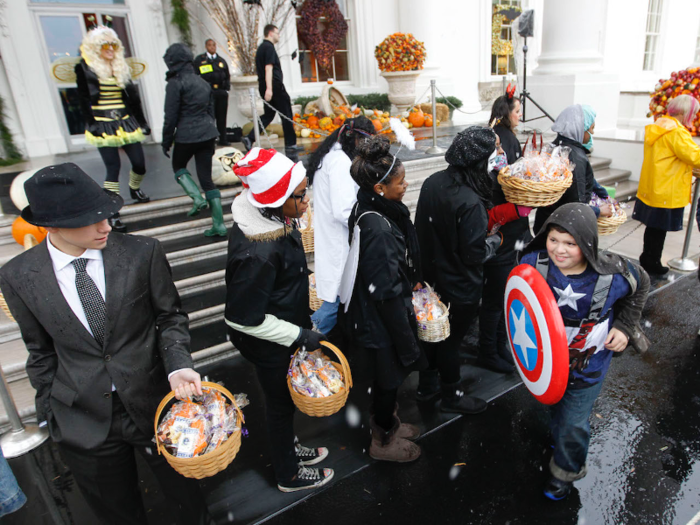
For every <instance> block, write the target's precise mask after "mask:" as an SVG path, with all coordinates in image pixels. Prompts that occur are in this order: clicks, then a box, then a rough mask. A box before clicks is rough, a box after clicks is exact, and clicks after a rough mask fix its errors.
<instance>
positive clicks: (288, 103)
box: [243, 24, 299, 162]
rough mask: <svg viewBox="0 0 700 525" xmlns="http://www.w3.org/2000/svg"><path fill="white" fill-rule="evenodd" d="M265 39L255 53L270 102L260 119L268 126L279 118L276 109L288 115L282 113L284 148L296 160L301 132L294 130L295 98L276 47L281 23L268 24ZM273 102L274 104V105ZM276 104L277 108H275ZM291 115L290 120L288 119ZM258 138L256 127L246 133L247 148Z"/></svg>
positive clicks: (261, 88) (262, 91) (263, 93)
mask: <svg viewBox="0 0 700 525" xmlns="http://www.w3.org/2000/svg"><path fill="white" fill-rule="evenodd" d="M263 35H264V36H265V40H263V42H262V44H260V47H258V51H257V53H256V54H255V67H256V69H257V72H258V89H259V91H260V96H261V97H263V99H265V101H266V102H268V103H269V104H270V105H269V106H268V105H267V104H266V105H265V113H264V114H263V116H262V117H260V120H261V122H262V128H266V127H267V126H268V124H270V122H272V119H274V118H275V110H277V111H279V113H280V114H281V115H284V116H285V117H287V118H286V119H285V118H283V117H282V116H280V119H281V120H282V130H283V131H284V152H285V155H287V157H289V158H290V159H291V160H293V161H295V162H296V161H297V160H299V159H298V155H297V151H298V148H297V145H296V144H297V136H296V133H295V132H294V124H293V123H292V100H291V99H290V98H289V94H288V93H287V90H286V89H285V88H284V83H283V77H282V67H281V66H280V59H279V57H278V56H277V51H275V44H276V43H277V42H279V41H280V31H279V29H278V28H277V26H274V25H272V24H268V25H266V26H265V29H264V30H263ZM270 106H272V107H270ZM273 108H274V109H273ZM287 119H289V120H287ZM254 141H255V129H253V130H252V131H251V132H250V133H249V134H248V136H247V137H243V145H244V146H245V148H246V151H249V150H250V149H251V148H252V147H253V142H254Z"/></svg>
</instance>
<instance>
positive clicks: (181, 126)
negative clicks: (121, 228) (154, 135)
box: [161, 43, 227, 237]
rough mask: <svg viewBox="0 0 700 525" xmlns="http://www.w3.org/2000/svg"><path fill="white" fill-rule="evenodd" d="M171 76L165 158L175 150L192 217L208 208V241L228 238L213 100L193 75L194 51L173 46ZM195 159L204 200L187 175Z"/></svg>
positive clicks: (205, 84)
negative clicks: (215, 160) (215, 175)
mask: <svg viewBox="0 0 700 525" xmlns="http://www.w3.org/2000/svg"><path fill="white" fill-rule="evenodd" d="M163 60H164V61H165V65H166V66H168V73H167V74H166V76H165V79H166V81H167V86H166V88H165V117H164V119H163V142H162V144H161V147H162V148H163V153H164V154H165V156H166V157H170V155H169V154H168V151H169V150H170V147H171V146H172V144H173V141H174V142H175V148H174V150H173V171H174V172H175V180H176V181H177V183H178V184H179V185H180V186H181V187H182V189H183V190H185V193H186V194H187V196H189V197H190V198H191V199H192V202H193V204H192V209H191V210H190V211H189V212H187V215H189V216H190V217H192V216H194V215H197V214H199V212H200V211H201V210H202V209H204V208H206V207H207V206H209V207H210V208H211V220H212V227H211V228H210V229H208V230H205V232H204V235H206V236H207V237H226V233H227V230H226V225H225V224H224V213H223V210H222V208H221V192H220V191H219V189H218V188H217V187H216V185H215V184H214V183H213V182H212V179H211V162H212V157H213V156H214V141H215V140H216V137H218V136H219V132H218V130H217V129H216V119H215V117H214V97H213V94H212V90H211V86H210V85H209V83H208V82H207V81H205V80H204V79H203V78H202V77H201V76H199V75H198V74H196V73H195V72H194V66H193V65H192V60H193V56H192V51H191V50H190V48H189V47H187V46H186V45H185V44H180V43H177V44H173V45H172V46H170V47H169V48H168V50H167V51H166V52H165V55H164V56H163ZM192 157H194V161H195V166H196V167H197V178H198V179H199V183H200V184H201V185H202V189H203V190H204V195H205V198H206V200H205V199H203V198H202V194H201V193H200V191H199V188H198V187H197V184H195V182H194V181H193V180H192V176H191V175H190V172H189V171H187V163H188V162H189V161H190V159H191V158H192Z"/></svg>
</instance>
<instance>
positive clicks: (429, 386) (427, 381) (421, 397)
mask: <svg viewBox="0 0 700 525" xmlns="http://www.w3.org/2000/svg"><path fill="white" fill-rule="evenodd" d="M440 392H441V390H440V374H439V373H438V371H437V370H421V371H420V372H418V388H417V389H416V400H417V401H431V400H433V399H437V398H438V397H440Z"/></svg>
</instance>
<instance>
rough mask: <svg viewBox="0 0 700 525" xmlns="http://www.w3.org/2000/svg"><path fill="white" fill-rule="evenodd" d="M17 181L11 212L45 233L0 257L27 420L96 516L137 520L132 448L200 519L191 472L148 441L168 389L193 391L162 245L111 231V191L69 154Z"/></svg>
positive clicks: (195, 383) (140, 516) (183, 326)
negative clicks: (22, 349) (29, 391)
mask: <svg viewBox="0 0 700 525" xmlns="http://www.w3.org/2000/svg"><path fill="white" fill-rule="evenodd" d="M24 187H25V191H26V193H27V198H28V200H29V206H27V207H26V208H25V209H24V210H22V217H23V218H24V219H25V220H27V222H29V223H31V224H35V225H37V226H43V227H45V228H46V229H47V230H48V231H49V235H48V236H47V238H46V240H45V242H42V243H41V244H40V245H38V246H36V247H35V248H32V249H31V250H29V251H27V252H24V253H22V254H21V255H18V256H17V257H15V258H14V259H12V260H11V261H10V262H9V263H7V264H6V265H5V266H3V267H2V269H0V288H1V289H2V292H3V294H4V296H5V299H6V301H7V304H8V305H9V307H10V310H11V311H12V313H13V316H14V317H15V319H16V320H17V323H18V324H19V327H20V330H21V332H22V338H23V339H24V342H25V344H26V346H27V350H28V351H29V358H28V360H27V374H28V376H29V380H30V382H31V384H32V386H33V387H34V388H35V389H36V411H37V420H38V421H39V423H40V424H47V425H48V428H49V432H50V434H51V437H52V438H53V440H54V441H55V442H56V443H57V444H58V446H59V449H60V450H61V455H62V456H63V459H64V460H65V462H66V463H67V464H68V466H69V467H70V469H71V471H72V472H73V475H74V477H75V479H76V482H77V483H78V486H79V487H80V489H81V491H82V493H83V495H84V496H85V499H86V500H87V501H88V503H89V504H90V506H91V508H92V510H93V511H94V512H95V514H96V515H97V516H98V517H99V518H100V522H101V523H114V524H120V525H122V524H125V523H134V524H145V523H147V520H146V513H145V510H144V507H143V503H142V501H141V498H140V496H139V490H138V476H137V472H136V459H135V451H136V450H138V451H139V453H140V454H141V455H142V456H143V458H144V459H145V460H146V462H147V463H148V464H149V466H150V467H151V468H152V469H153V471H154V473H155V474H156V477H157V478H158V480H159V482H160V483H161V484H162V485H163V489H164V490H165V493H166V495H172V496H174V497H172V498H171V499H172V505H173V507H174V508H175V509H176V510H177V515H178V519H180V520H181V522H182V523H188V524H190V523H207V522H208V520H209V517H208V513H207V511H206V506H205V504H204V500H203V498H202V496H201V493H200V491H199V487H198V485H197V483H196V482H195V481H193V480H190V479H187V478H184V477H182V476H181V475H180V474H178V473H177V472H175V471H174V470H173V469H172V468H171V467H170V465H168V464H167V462H166V461H165V459H164V458H162V457H161V456H159V455H158V454H157V453H156V451H155V447H154V446H153V443H152V442H151V438H152V436H153V421H154V417H155V412H156V408H157V406H158V404H159V402H160V400H161V399H162V398H163V397H164V396H165V395H166V394H167V393H168V391H169V390H171V389H172V390H174V391H175V393H176V395H177V397H178V398H185V397H188V396H191V395H193V394H195V393H197V394H200V393H201V381H200V377H199V374H198V373H197V372H195V371H194V367H193V363H192V357H191V356H190V351H189V346H190V337H189V332H188V318H187V314H186V313H185V312H183V311H182V310H181V308H180V298H179V296H178V293H177V289H176V288H175V285H174V283H173V281H172V277H171V275H170V267H169V266H168V263H167V260H166V258H165V253H164V252H163V249H162V247H161V246H160V244H159V243H158V241H156V240H154V239H150V238H146V237H136V236H130V235H122V234H119V233H111V229H112V228H111V227H110V226H109V222H108V219H109V217H111V216H112V215H113V214H115V213H117V212H118V211H119V209H120V208H121V207H122V205H123V201H122V199H121V197H120V196H119V195H116V194H114V193H112V192H110V191H108V190H103V189H102V188H100V187H99V186H98V185H97V183H96V182H94V181H93V180H92V179H91V178H90V177H89V176H88V175H87V174H86V173H84V172H83V171H82V170H81V169H80V168H79V167H78V166H76V165H75V164H71V163H67V164H60V165H57V166H49V167H47V168H44V169H42V170H39V171H38V172H37V173H36V174H35V175H34V176H33V177H32V178H30V179H29V180H28V181H27V182H26V183H25V185H24ZM166 374H167V376H166ZM166 377H167V379H168V380H169V384H168V381H167V380H166Z"/></svg>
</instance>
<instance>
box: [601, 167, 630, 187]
mask: <svg viewBox="0 0 700 525" xmlns="http://www.w3.org/2000/svg"><path fill="white" fill-rule="evenodd" d="M594 173H595V178H596V180H597V181H598V182H599V183H600V184H601V185H603V186H612V185H614V184H615V183H616V182H624V181H626V180H629V178H630V176H631V175H632V172H631V171H630V170H618V169H614V168H605V169H602V170H596V171H595V172H594Z"/></svg>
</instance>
